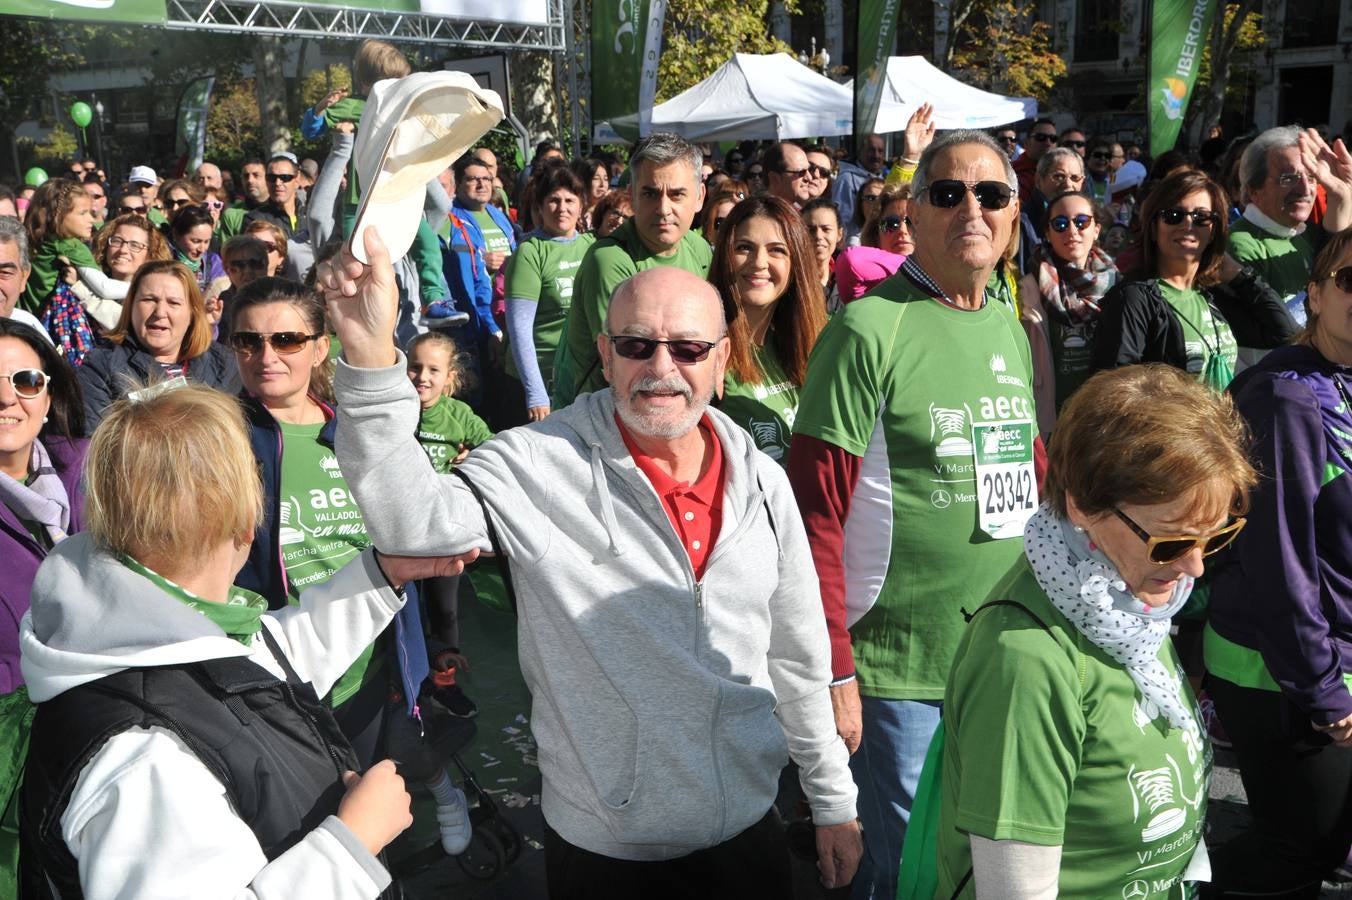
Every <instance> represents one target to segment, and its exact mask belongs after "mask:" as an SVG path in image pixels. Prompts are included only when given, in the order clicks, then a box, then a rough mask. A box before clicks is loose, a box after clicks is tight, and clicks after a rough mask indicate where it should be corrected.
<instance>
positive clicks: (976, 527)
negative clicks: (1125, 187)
mask: <svg viewBox="0 0 1352 900" xmlns="http://www.w3.org/2000/svg"><path fill="white" fill-rule="evenodd" d="M911 186H912V196H913V198H914V199H913V200H912V203H911V208H910V216H911V219H912V220H913V222H914V232H915V251H914V252H913V253H912V254H911V255H910V256H909V257H907V259H906V262H905V263H904V264H903V265H902V267H901V269H900V270H899V271H898V273H897V274H896V275H894V276H893V277H892V278H890V279H888V280H887V281H884V282H883V283H882V284H880V285H878V287H876V288H874V290H873V291H872V292H871V293H870V294H868V295H865V296H864V297H862V298H860V299H858V300H856V301H854V302H853V303H851V304H849V305H848V306H846V307H845V309H844V311H842V312H840V313H838V314H837V315H836V316H835V318H833V319H832V320H831V322H830V323H829V324H828V325H827V327H826V330H825V331H823V332H822V335H821V338H820V339H819V340H818V342H817V348H816V350H815V351H814V352H813V354H812V360H811V362H810V363H809V366H808V374H807V379H806V381H805V383H804V386H803V393H802V399H801V402H800V405H799V408H798V416H797V419H796V420H795V422H794V438H793V444H792V446H791V448H790V452H789V467H788V471H789V480H790V482H791V483H792V484H793V487H794V494H795V495H796V497H797V499H798V504H799V508H800V510H801V512H802V514H803V521H804V524H805V525H806V526H807V532H808V538H809V544H810V545H811V547H812V553H813V558H814V560H815V562H816V565H817V576H818V578H819V580H820V582H821V592H822V603H823V606H824V608H825V612H826V620H827V628H828V631H829V632H830V635H831V651H832V676H833V679H834V680H833V681H832V687H831V694H832V702H833V705H834V707H835V713H836V728H837V730H838V731H839V732H840V734H841V736H842V737H843V738H844V739H845V742H846V744H847V746H849V747H850V749H851V750H852V751H855V752H854V756H853V758H852V759H851V768H852V769H853V770H854V774H855V783H856V784H857V785H858V787H859V796H860V818H861V821H862V823H863V825H864V836H865V841H866V845H867V849H868V854H867V856H868V860H869V862H870V863H871V866H872V896H873V897H875V898H883V897H893V896H895V895H896V880H897V871H898V860H899V859H900V857H901V845H902V840H903V837H904V835H905V830H906V824H907V822H908V821H909V818H910V808H911V802H912V798H913V797H914V794H915V788H916V784H917V782H918V779H919V775H920V769H921V765H922V763H923V762H924V758H925V752H926V750H927V748H928V746H929V742H930V737H931V735H932V733H933V731H934V728H935V727H936V726H937V724H938V722H939V710H940V706H941V701H942V699H943V693H944V681H945V678H946V676H947V674H948V670H949V665H950V664H951V662H952V660H953V653H954V650H955V649H956V647H957V643H958V638H959V636H960V635H961V633H962V629H963V618H962V615H961V612H960V610H961V608H962V607H964V606H966V607H967V608H968V609H974V608H975V607H976V606H978V605H980V603H981V601H982V600H984V599H985V597H986V594H987V593H988V592H989V591H990V590H991V589H992V588H993V587H994V586H995V584H996V582H997V581H998V580H999V579H1000V578H1001V577H1002V576H1003V575H1004V574H1005V572H1006V571H1008V569H1009V567H1010V566H1011V565H1012V564H1013V563H1014V562H1015V561H1016V560H1017V559H1018V558H1019V556H1020V554H1021V553H1022V551H1023V525H1024V523H1025V522H1026V521H1027V519H1028V518H1029V516H1031V515H1032V514H1033V511H1034V510H1035V509H1036V508H1037V505H1038V497H1037V483H1036V479H1035V478H1034V471H1033V462H1034V448H1035V446H1036V433H1037V427H1036V416H1035V410H1034V405H1033V393H1032V364H1031V359H1030V352H1029V347H1028V340H1027V338H1026V337H1025V335H1024V332H1023V329H1022V328H1021V327H1020V325H1019V322H1018V320H1017V319H1016V318H1015V316H1014V313H1013V312H1012V311H1011V310H1010V309H1009V308H1008V307H1006V306H1005V305H1004V304H1002V303H1000V302H997V301H990V302H988V301H987V299H986V285H987V283H988V281H989V280H990V278H991V273H992V272H993V271H994V269H995V266H996V263H997V262H998V261H999V260H1000V259H1001V256H1002V254H1003V252H1004V250H1005V248H1006V246H1008V244H1009V239H1010V233H1011V231H1012V229H1013V226H1014V222H1015V220H1017V218H1018V216H1019V203H1018V200H1017V197H1016V195H1015V192H1016V190H1017V188H1016V182H1015V177H1014V172H1013V170H1012V168H1011V166H1010V162H1009V158H1008V157H1007V156H1006V155H1005V153H1004V152H1003V151H1002V150H1001V149H1000V147H999V145H998V144H996V143H995V141H994V140H992V139H991V137H990V136H989V135H988V134H986V133H984V132H979V131H953V132H949V133H947V134H945V135H943V136H942V137H940V138H938V139H936V140H935V141H934V143H932V144H931V145H930V146H929V148H928V149H927V150H926V151H925V153H924V154H923V155H922V156H921V158H920V162H919V165H918V166H917V168H916V174H915V179H914V180H913V181H912V183H911ZM855 896H859V897H867V896H869V894H868V891H867V886H862V887H861V886H860V885H856V894H855Z"/></svg>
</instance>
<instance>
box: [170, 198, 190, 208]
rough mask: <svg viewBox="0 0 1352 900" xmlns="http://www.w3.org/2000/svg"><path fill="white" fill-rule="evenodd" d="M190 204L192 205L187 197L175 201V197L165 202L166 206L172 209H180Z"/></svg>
mask: <svg viewBox="0 0 1352 900" xmlns="http://www.w3.org/2000/svg"><path fill="white" fill-rule="evenodd" d="M189 203H192V201H191V200H189V199H188V198H187V197H183V198H180V199H178V200H175V199H174V198H173V197H170V198H169V199H167V200H165V201H164V205H165V206H167V207H169V208H170V209H178V208H179V207H180V206H187V205H188V204H189Z"/></svg>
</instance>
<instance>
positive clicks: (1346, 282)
mask: <svg viewBox="0 0 1352 900" xmlns="http://www.w3.org/2000/svg"><path fill="white" fill-rule="evenodd" d="M1324 278H1332V279H1333V284H1334V286H1335V287H1337V288H1338V290H1340V291H1342V292H1343V293H1344V294H1352V266H1343V267H1342V268H1341V269H1336V270H1335V271H1332V272H1330V273H1328V274H1327V275H1325V276H1324ZM1320 280H1321V281H1322V280H1323V279H1320Z"/></svg>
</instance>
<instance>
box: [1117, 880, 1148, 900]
mask: <svg viewBox="0 0 1352 900" xmlns="http://www.w3.org/2000/svg"><path fill="white" fill-rule="evenodd" d="M1149 896H1150V885H1148V884H1146V883H1145V882H1144V881H1141V880H1139V879H1138V880H1136V881H1133V882H1132V883H1131V884H1129V885H1127V886H1126V887H1124V888H1122V900H1136V898H1137V897H1149Z"/></svg>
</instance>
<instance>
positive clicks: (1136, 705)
mask: <svg viewBox="0 0 1352 900" xmlns="http://www.w3.org/2000/svg"><path fill="white" fill-rule="evenodd" d="M409 74H410V70H409V66H408V63H407V61H406V59H405V57H404V56H403V55H402V54H401V53H399V52H398V51H397V50H395V49H394V48H392V47H391V46H390V45H388V44H384V43H381V42H379V41H368V42H366V44H364V45H363V46H362V48H361V49H360V51H359V52H358V54H357V57H356V59H355V61H354V66H353V76H354V78H353V83H354V88H353V91H352V92H350V93H349V92H346V91H338V92H335V93H333V94H331V95H329V96H328V97H326V98H325V99H324V100H323V101H322V102H321V103H319V104H317V105H316V106H315V107H313V108H311V109H309V110H307V111H306V113H305V117H304V121H303V128H304V129H305V131H306V134H307V136H308V137H311V138H316V137H319V136H322V135H325V134H327V135H329V136H330V138H331V141H332V152H331V153H330V154H329V155H328V157H327V158H326V159H324V160H323V161H320V162H317V161H313V160H308V159H306V160H301V159H297V158H296V157H295V156H294V155H292V154H290V153H286V152H279V153H275V154H272V155H270V156H269V157H267V158H260V159H253V160H248V161H246V162H245V163H244V164H243V165H242V166H241V167H240V169H239V172H238V179H235V178H234V176H233V175H232V173H230V172H227V171H224V170H223V169H222V168H221V167H220V166H218V165H216V164H214V163H212V162H204V163H202V164H201V165H200V166H198V167H197V168H196V170H195V171H193V172H190V173H183V174H182V177H179V176H178V175H170V176H168V177H160V175H159V174H158V173H156V172H155V171H154V170H152V169H151V168H150V167H148V166H144V165H137V166H134V167H133V168H132V169H131V170H130V172H129V173H128V176H127V178H126V180H125V181H124V182H122V183H120V184H116V185H114V184H110V183H109V181H108V179H107V177H106V175H105V173H103V172H102V171H100V170H99V169H98V167H97V165H96V164H95V163H94V162H93V161H92V160H86V161H81V162H77V163H74V164H73V165H72V167H71V172H70V174H69V175H65V174H62V175H60V176H58V177H53V178H51V179H50V180H47V181H45V182H44V183H42V184H39V185H29V186H24V187H23V188H22V189H18V190H15V189H12V188H9V187H0V473H3V474H2V475H0V545H3V548H4V549H3V555H4V560H5V565H4V566H3V567H0V568H2V569H3V573H2V574H0V599H2V600H3V603H4V606H5V609H6V610H7V612H8V618H7V622H8V625H7V627H5V628H4V629H0V719H2V720H3V723H4V724H3V728H0V741H3V742H4V743H5V744H6V746H7V747H8V749H9V752H8V753H7V754H6V758H8V759H11V760H12V763H11V764H10V765H8V766H5V767H0V809H3V821H0V881H3V884H0V897H9V896H25V897H29V896H32V897H52V898H56V897H73V896H83V897H91V898H98V897H109V898H111V897H125V896H147V897H148V896H165V897H169V896H174V897H181V896H195V895H198V894H200V893H202V886H203V885H207V884H210V885H213V886H214V888H213V889H214V891H215V893H219V894H220V895H221V896H230V897H237V896H238V897H245V896H249V897H259V898H265V897H294V896H298V895H302V894H303V895H306V896H309V895H311V894H313V895H314V896H320V895H323V896H326V897H329V896H332V897H352V898H357V897H376V896H383V895H389V896H395V895H396V893H395V892H397V891H398V885H397V884H394V883H392V879H391V876H390V874H389V871H388V869H387V867H386V866H385V864H384V859H383V856H382V851H383V849H384V848H385V846H386V845H387V844H388V843H389V842H390V841H391V840H393V839H394V838H395V837H396V836H398V835H399V834H400V833H402V832H403V831H404V830H405V829H406V828H408V826H409V825H410V823H411V821H412V819H411V815H410V806H409V797H408V794H407V790H406V787H405V782H406V781H407V780H408V779H412V780H413V781H415V782H418V783H420V784H422V785H424V786H425V787H426V789H427V790H428V791H429V792H430V793H431V795H432V797H433V798H434V799H435V804H436V820H437V821H436V828H437V831H438V833H439V836H440V841H441V845H442V847H443V848H444V850H445V851H446V852H447V853H448V854H451V855H456V854H459V853H461V852H463V851H464V850H465V848H466V846H467V845H468V843H469V841H470V836H471V831H472V824H471V818H470V815H469V803H470V801H469V800H467V798H466V796H465V794H464V792H463V791H462V790H461V789H460V788H459V787H457V785H456V784H455V782H454V780H453V779H452V778H451V776H450V775H449V774H448V772H447V768H446V760H445V759H442V758H440V757H439V756H438V755H437V753H436V751H435V750H434V741H433V734H434V732H435V731H436V727H437V722H438V721H439V720H442V719H444V717H447V716H449V717H462V718H468V717H472V716H473V715H475V713H476V712H477V706H476V704H475V702H474V700H473V699H472V698H470V697H469V696H467V695H466V693H465V692H464V690H463V689H462V687H461V686H460V685H459V684H457V683H456V681H455V677H454V673H455V671H456V670H457V668H461V669H463V667H464V666H465V665H466V664H467V660H468V658H469V657H470V656H472V655H473V653H474V648H473V647H462V646H461V641H460V632H459V628H458V625H457V621H458V604H459V602H460V600H461V598H462V597H471V596H473V595H474V585H475V583H476V582H475V580H474V579H473V578H472V577H471V575H469V574H467V573H474V572H478V571H484V567H485V563H484V562H477V561H476V560H477V557H478V556H479V555H480V554H491V555H494V556H496V557H498V558H499V560H500V561H501V560H505V563H506V565H505V571H506V572H507V573H508V583H509V585H510V588H509V592H510V595H511V604H512V609H513V610H514V612H515V614H516V617H517V618H516V627H517V629H518V633H519V634H518V647H519V656H520V663H521V670H522V675H523V677H524V679H525V682H526V684H527V686H528V687H529V689H530V692H531V697H532V708H531V718H530V727H531V729H532V732H533V734H534V736H535V739H536V741H537V742H538V745H539V764H540V770H541V777H542V788H541V804H542V809H543V815H544V836H543V843H544V851H545V860H546V875H547V880H548V894H549V896H550V897H553V898H575V897H576V898H583V897H587V898H593V897H610V896H615V897H621V896H622V897H631V896H635V895H639V894H640V893H643V894H651V895H652V896H655V897H673V898H674V897H680V898H687V897H689V898H694V897H730V896H734V895H738V896H752V897H789V896H792V893H793V886H792V883H791V875H790V856H789V852H790V851H789V844H788V841H787V839H786V836H785V821H784V819H785V817H788V818H790V819H792V818H794V817H798V818H799V819H801V820H802V821H804V822H806V823H810V827H811V828H812V829H813V831H812V833H813V834H814V835H815V845H816V853H817V858H818V867H819V870H820V875H821V880H822V882H823V884H824V885H826V886H827V887H832V888H843V887H844V886H845V885H847V884H851V883H852V884H853V887H852V888H851V896H853V897H855V898H860V900H868V898H879V900H883V898H885V900H891V898H893V897H896V896H902V897H916V898H921V897H924V898H929V897H1002V898H1013V900H1025V898H1026V900H1037V898H1047V897H1055V896H1063V897H1083V898H1105V897H1119V896H1120V897H1124V898H1129V900H1131V898H1137V897H1139V898H1146V900H1149V898H1174V897H1192V896H1202V897H1218V898H1219V897H1240V896H1270V897H1284V898H1315V897H1317V896H1318V894H1319V891H1320V885H1321V883H1322V881H1323V880H1324V878H1325V877H1329V876H1331V875H1332V874H1333V873H1334V872H1335V871H1336V870H1338V869H1339V868H1340V867H1342V866H1344V865H1345V864H1347V863H1348V860H1349V851H1350V850H1352V689H1350V688H1349V686H1352V662H1348V661H1344V660H1343V659H1342V654H1343V653H1352V474H1349V473H1352V372H1350V371H1349V369H1352V154H1349V152H1348V148H1347V146H1346V145H1345V144H1344V143H1343V141H1342V140H1341V139H1332V140H1330V139H1329V137H1328V136H1326V135H1321V134H1319V133H1317V132H1316V131H1314V130H1310V129H1301V128H1298V127H1295V126H1281V127H1276V128H1271V129H1268V130H1265V131H1261V132H1256V133H1253V134H1249V135H1245V136H1243V137H1241V138H1237V139H1235V140H1230V141H1226V140H1224V139H1223V138H1221V137H1220V136H1218V135H1213V137H1212V139H1211V140H1209V141H1208V142H1207V143H1206V144H1204V145H1203V147H1202V148H1201V150H1200V152H1199V153H1198V154H1197V155H1195V156H1194V155H1189V154H1186V153H1184V152H1181V151H1171V152H1169V153H1166V154H1163V155H1161V156H1160V157H1159V158H1158V159H1154V160H1151V159H1149V158H1147V157H1146V156H1145V155H1143V153H1142V150H1141V147H1140V146H1138V145H1136V144H1132V143H1130V142H1127V143H1126V144H1125V146H1124V144H1123V142H1121V141H1119V140H1118V139H1117V137H1116V136H1115V135H1093V134H1086V132H1085V131H1084V130H1083V129H1081V128H1079V127H1076V126H1074V125H1070V126H1067V127H1058V125H1057V123H1056V122H1054V121H1053V120H1051V119H1048V118H1042V119H1037V120H1036V121H1033V122H1031V123H1028V124H1026V127H1003V128H996V129H993V130H992V131H990V132H983V131H974V130H956V131H942V132H940V131H936V129H935V126H934V122H933V118H934V117H933V110H932V109H930V108H929V107H927V106H922V107H921V108H920V109H919V110H917V111H916V113H915V114H914V115H913V116H912V118H911V120H910V122H909V123H908V124H907V127H906V130H905V131H904V132H902V133H900V134H898V135H896V136H895V139H894V142H893V145H894V148H895V149H897V150H899V152H898V153H896V155H895V156H892V157H890V158H889V155H888V152H887V147H888V144H887V141H886V140H885V139H884V136H881V135H870V136H868V137H866V138H864V139H863V140H862V141H860V142H859V144H858V147H857V151H856V152H855V153H854V154H852V155H844V154H843V152H842V151H841V150H840V149H838V148H835V147H830V146H826V145H824V144H817V143H799V142H792V141H783V142H743V143H741V144H738V145H736V146H735V147H732V148H731V149H728V150H726V151H725V152H721V153H717V154H716V153H713V152H711V150H712V148H709V147H701V146H698V145H696V144H692V143H690V142H688V141H687V140H685V139H683V138H681V137H678V136H676V135H674V134H668V133H658V134H653V135H651V136H649V137H647V138H645V139H643V140H642V141H640V142H639V143H638V144H637V145H636V146H635V147H633V149H632V152H631V153H630V154H629V155H628V156H627V158H624V159H621V158H618V157H615V156H612V155H607V154H601V155H593V156H587V157H583V158H579V159H576V160H572V161H569V160H568V159H567V158H566V157H565V154H564V153H563V151H562V150H561V148H560V147H559V146H558V145H556V144H554V143H551V142H547V141H546V142H543V143H541V144H540V145H538V146H537V147H536V148H535V152H534V155H533V157H532V159H531V162H530V165H529V166H527V167H525V168H524V169H523V171H521V172H519V173H516V172H513V171H511V170H510V169H509V167H508V166H507V165H506V164H505V163H503V162H500V161H499V159H498V158H497V156H496V155H495V154H494V153H493V151H492V150H491V149H490V148H489V147H487V146H483V145H480V146H477V147H474V148H472V149H471V150H469V151H468V152H466V153H464V154H463V155H462V156H459V157H458V158H455V159H448V160H446V161H445V163H446V164H445V167H444V171H443V172H442V173H441V174H440V175H439V176H438V177H437V178H435V179H433V180H432V181H430V182H429V183H428V184H427V186H426V201H425V203H424V215H423V216H422V217H421V218H420V219H419V220H418V222H417V223H416V224H417V236H416V237H415V238H414V240H413V241H412V245H411V247H410V248H409V249H408V251H407V252H406V253H404V254H403V255H401V256H398V257H397V258H391V255H390V253H389V252H388V251H387V248H386V245H385V241H384V240H382V235H381V233H380V229H378V228H377V229H371V230H366V231H363V232H361V234H362V235H363V238H362V244H363V246H362V247H360V248H355V249H354V248H353V247H352V246H351V245H350V242H348V238H349V236H350V235H351V234H352V233H353V228H354V222H355V220H356V216H357V209H358V206H359V202H360V199H361V189H362V188H361V185H359V184H358V183H357V175H356V171H357V170H356V168H355V166H354V164H353V162H352V160H353V155H354V144H355V143H356V140H357V137H358V136H357V129H358V127H359V124H360V122H361V121H362V110H363V104H364V103H365V101H366V99H367V97H368V95H369V94H370V93H371V91H372V89H373V87H374V86H376V85H377V84H379V83H381V82H383V81H387V80H389V79H400V78H404V77H406V76H408V75H409ZM1063 125H1064V123H1063ZM407 224H408V226H409V230H410V232H411V231H412V228H413V223H407ZM358 251H360V252H358ZM359 257H360V259H364V260H366V262H360V261H359ZM466 567H468V569H467V568H466ZM495 571H503V568H502V567H497V568H495ZM1213 745H1214V746H1224V747H1227V748H1232V750H1233V753H1234V755H1235V758H1236V759H1237V761H1238V767H1239V770H1240V774H1241V777H1242V779H1243V782H1244V787H1245V790H1246V793H1247V796H1248V801H1249V806H1250V809H1251V811H1252V813H1253V821H1252V825H1251V827H1250V828H1249V829H1248V830H1247V831H1245V832H1244V833H1242V834H1240V835H1239V836H1237V837H1235V838H1233V839H1231V840H1228V841H1227V842H1225V843H1223V844H1220V845H1218V846H1208V843H1209V840H1208V837H1207V835H1206V822H1207V813H1208V810H1207V798H1208V792H1209V785H1210V777H1211V766H1212V759H1213V756H1212V747H1213ZM25 760H26V763H25ZM392 760H397V761H398V767H397V770H396V765H395V763H394V762H393V761H392ZM786 766H789V767H790V768H789V771H791V772H792V773H793V777H792V778H791V779H785V780H784V782H781V773H782V771H783V770H785V767H786ZM789 782H792V785H791V786H789V784H788V783H789ZM786 797H788V798H789V799H788V801H786V799H785V798H786ZM913 813H914V816H913ZM152 849H153V852H148V851H151V850H152ZM899 890H900V893H899ZM387 892H388V893H387Z"/></svg>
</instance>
